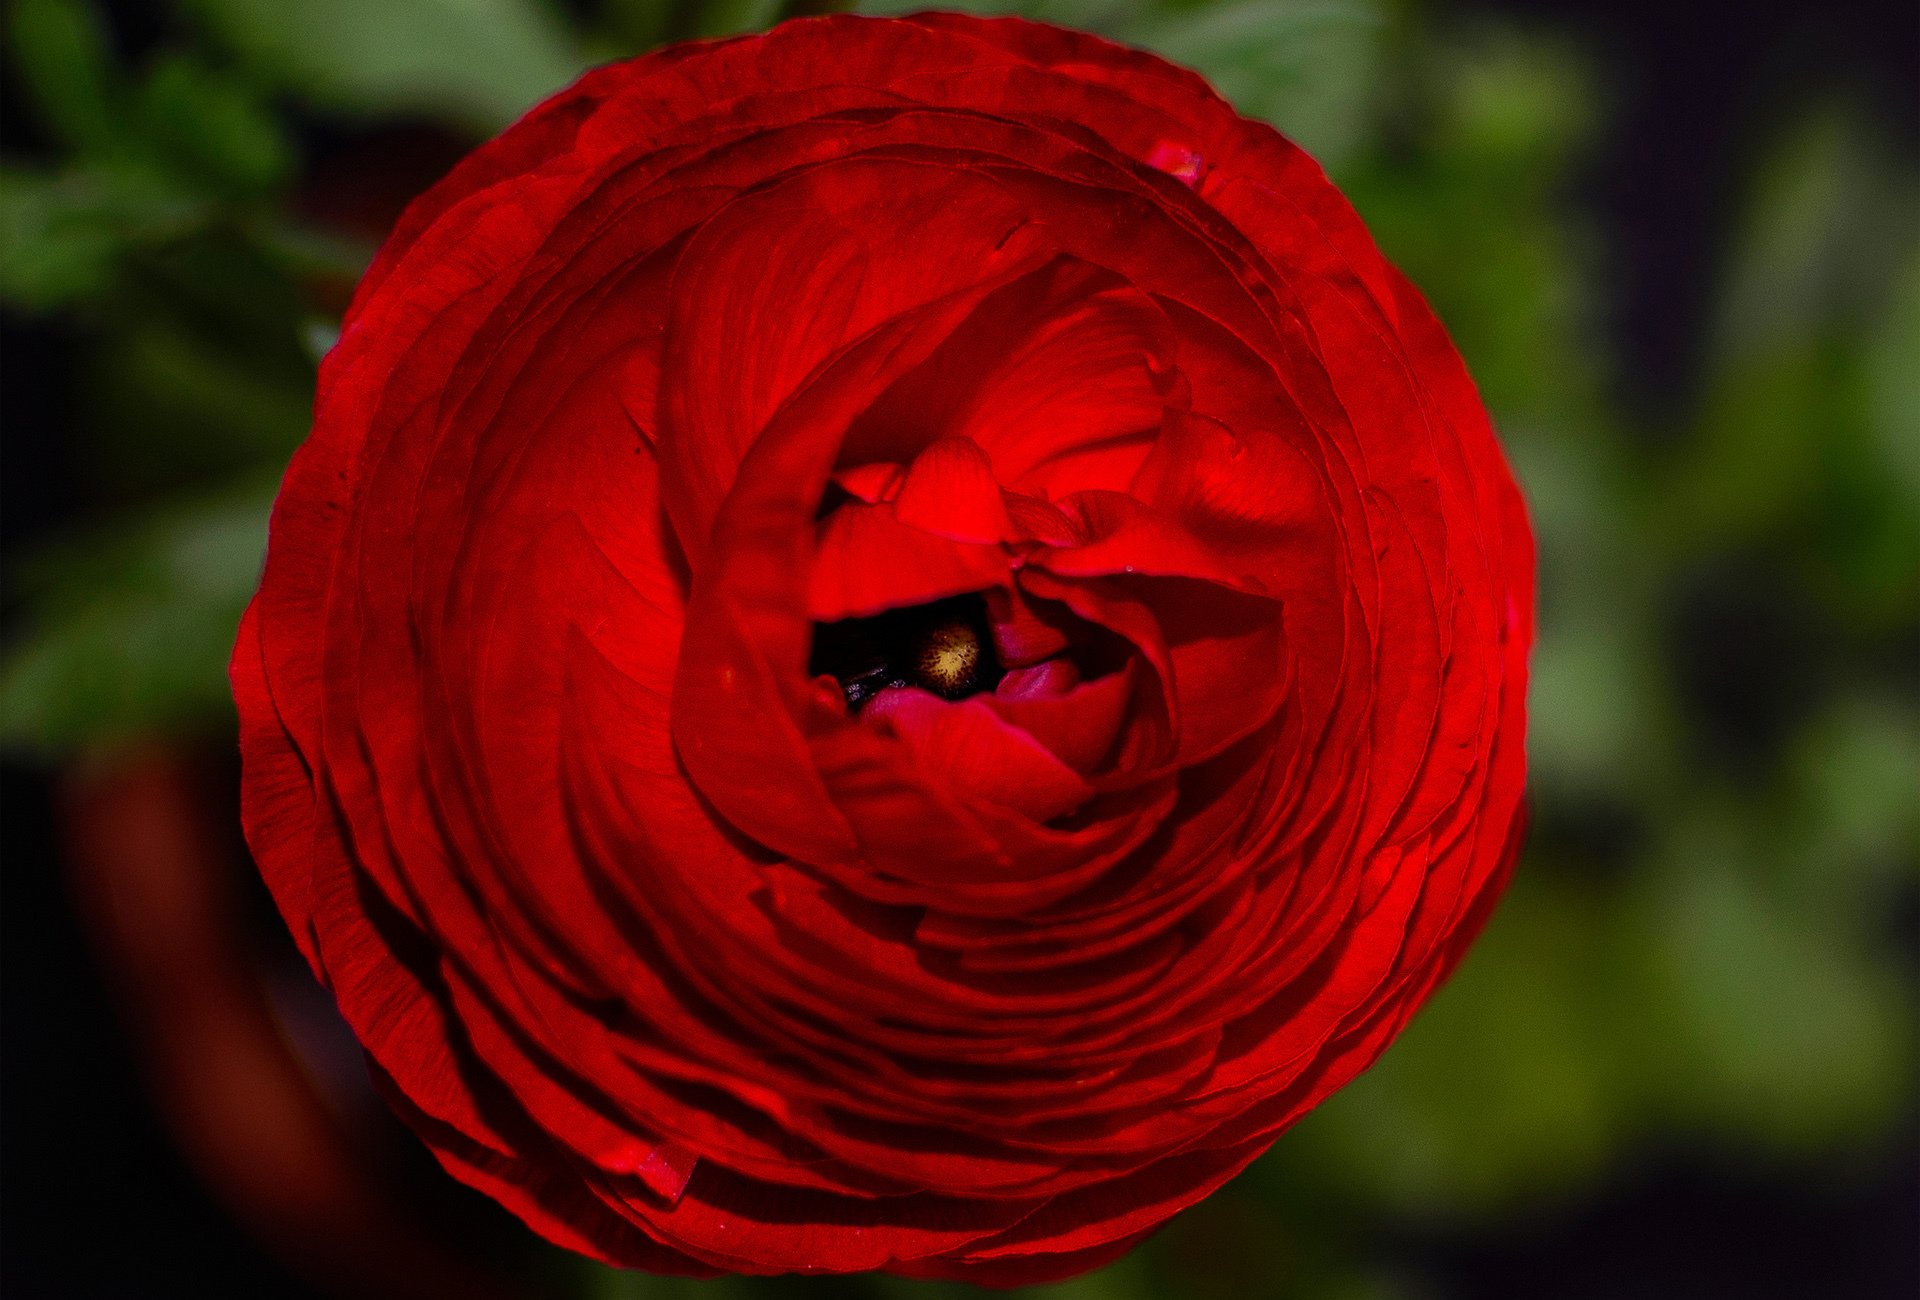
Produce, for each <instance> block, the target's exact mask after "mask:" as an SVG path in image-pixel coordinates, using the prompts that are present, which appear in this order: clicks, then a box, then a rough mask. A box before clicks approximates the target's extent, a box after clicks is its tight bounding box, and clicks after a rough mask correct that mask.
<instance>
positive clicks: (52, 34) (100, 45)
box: [8, 0, 121, 154]
mask: <svg viewBox="0 0 1920 1300" xmlns="http://www.w3.org/2000/svg"><path fill="white" fill-rule="evenodd" d="M11 9H12V12H11V13H10V14H9V15H8V18H9V23H8V35H9V37H10V38H11V44H12V46H13V61H14V63H15V65H16V66H17V67H18V69H19V77H20V83H21V88H22V89H23V90H24V91H25V92H26V95H27V98H28V99H29V100H30V101H31V102H32V104H33V107H34V110H35V112H36V114H37V116H38V117H39V118H40V120H41V122H42V123H43V124H44V125H45V126H46V127H47V129H48V130H49V131H51V132H52V133H53V134H54V135H56V136H58V137H59V138H60V139H61V140H62V141H64V142H65V143H66V144H69V145H71V146H73V147H74V148H76V149H81V150H85V151H89V152H94V153H103V154H104V153H110V152H113V151H114V150H115V149H116V148H117V147H118V146H119V136H120V133H121V127H120V116H121V114H120V105H119V103H118V101H119V99H120V88H119V87H118V86H117V85H116V84H115V82H116V80H117V78H116V72H115V69H114V67H113V61H112V54H111V51H110V50H109V48H108V45H107V39H106V33H105V32H104V31H103V30H102V28H101V25H100V19H99V16H98V15H97V14H96V13H94V11H93V7H92V6H91V5H89V4H87V3H85V0H14V4H13V5H12V6H11Z"/></svg>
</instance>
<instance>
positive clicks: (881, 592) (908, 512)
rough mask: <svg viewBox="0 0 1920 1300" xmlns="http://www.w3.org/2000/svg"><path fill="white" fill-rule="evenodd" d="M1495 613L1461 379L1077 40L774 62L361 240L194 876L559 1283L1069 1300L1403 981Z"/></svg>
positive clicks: (1267, 181) (1180, 108)
mask: <svg viewBox="0 0 1920 1300" xmlns="http://www.w3.org/2000/svg"><path fill="white" fill-rule="evenodd" d="M1532 611H1533V593H1532V555H1531V541H1530V538H1529V535H1528V530H1527V525H1526V521H1525V519H1524V517H1523V514H1522V509H1521V503H1520V499H1519V496H1518V494H1517V493H1516V491H1515V489H1514V485H1513V482H1512V480H1511V478H1510V477H1509V475H1508V472H1507V469H1506V466H1505V465H1504V463H1503V461H1502V459H1501V454H1500V451H1499V449H1498V447H1497V446H1496V444H1495V442H1494V439H1493V436H1492V434H1491V432H1490V430H1489V427H1488V423H1487V418H1486V415H1485V413H1484V412H1483V410H1482V409H1481V406H1480V403H1479V401H1478V400H1477V398H1476V397H1475V395H1474V391H1473V388H1472V385H1471V383H1470V382H1469V380H1468V378H1467V376H1466V373H1465V371H1464V370H1463V368H1462V367H1461V364H1460V360H1459V358H1458V357H1457V356H1456V355H1455V353H1454V351H1453V349H1452V347H1451V346H1450V345H1449V344H1448V342H1447V340H1446V337H1445V335H1444V334H1443V333H1442V331H1441V329H1440V327H1439V325H1438V324H1437V323H1436V322H1435V320H1434V318H1433V316H1432V314H1431V313H1430V312H1429V311H1428V309H1427V307H1426V305H1425V304H1424V303H1423V302H1422V301H1421V299H1420V297H1419V296H1418V294H1416V293H1415V292H1414V290H1413V289H1412V288H1411V287H1410V286H1409V285H1408V284H1407V282H1406V281H1405V280H1404V279H1403V278H1402V277H1401V276H1400V275H1399V274H1398V273H1397V272H1396V271H1395V270H1394V269H1393V268H1392V267H1390V266H1389V265H1387V263H1386V262H1385V261H1384V260H1382V258H1381V256H1380V254H1379V252H1378V251H1377V250H1376V249H1375V248H1374V246H1373V244H1372V242H1371V241H1370V240H1369V239H1368V237H1367V234H1366V232H1365V230H1364V229H1362V227H1361V225H1360V222H1359V220H1358V219H1357V218H1356V217H1355V216H1354V214H1353V212H1352V210H1351V209H1350V208H1349V207H1348V206H1347V204H1346V203H1345V202H1344V201H1343V200H1342V199H1341V197H1340V196H1339V195H1338V194H1337V193H1336V192H1335V191H1334V190H1333V188H1332V187H1331V186H1330V185H1329V184H1328V183H1327V181H1326V179H1325V177H1324V176H1323V175H1322V174H1321V172H1320V170H1319V169H1318V168H1317V167H1316V166H1315V165H1314V164H1313V162H1312V161H1311V160H1310V159H1308V158H1307V157H1306V156H1305V155H1304V154H1302V153H1301V152H1300V151H1299V150H1298V149H1296V148H1294V147H1293V146H1292V145H1290V144H1288V143H1287V142H1286V141H1285V140H1283V139H1282V138H1280V137H1279V136H1278V135H1276V134H1275V133H1274V132H1273V131H1271V130H1269V129H1268V128H1266V127H1264V126H1260V125H1257V124H1254V123H1250V122H1247V121H1244V120H1242V119H1240V118H1239V117H1237V116H1235V115H1234V113H1233V112H1232V111H1231V110H1230V109H1229V108H1228V107H1227V106H1226V105H1225V104H1224V103H1222V102H1221V101H1220V100H1219V99H1218V98H1217V97H1216V96H1215V95H1213V94H1212V92H1210V91H1209V90H1208V89H1207V87H1206V86H1205V85H1204V84H1203V83H1202V82H1201V81H1200V80H1199V79H1197V78H1196V77H1194V76H1192V75H1191V74H1189V73H1186V72H1182V71H1181V70H1179V69H1177V68H1173V67H1170V66H1168V65H1167V64H1165V63H1162V62H1160V61H1159V60H1158V59H1155V58H1153V57H1151V56H1148V55H1145V54H1141V53H1137V52H1133V51H1129V50H1124V49H1120V48H1117V47H1115V46H1112V45H1108V44H1105V43H1103V42H1101V41H1098V40H1095V39H1093V38H1091V37H1087V36H1082V35H1078V34H1075V33H1072V32H1066V31H1059V30H1055V29H1052V28H1047V27H1041V26H1036V25H1033V24H1030V23H1022V22H1013V21H999V22H989V21H980V20H976V19H968V18H957V17H951V16H945V15H934V16H925V17H920V18H914V19H908V20H904V21H877V20H859V19H846V18H834V19H823V20H813V21H803V22H796V23H792V24H789V25H787V26H785V27H782V28H781V29H779V30H777V31H774V32H772V33H770V34H768V35H765V36H760V37H750V38H744V39H740V40H734V41H726V42H719V43H712V44H701V45H685V46H678V47H675V48H671V49H667V50H663V51H661V52H659V53H656V54H653V55H650V56H648V57H646V58H642V59H638V60H635V61H633V62H630V63H624V64H620V65H616V66H613V67H609V68H604V69H602V70H600V71H598V72H595V73H593V74H591V75H589V76H588V77H586V78H585V79H584V80H582V81H581V82H580V83H579V84H578V85H576V86H574V87H573V88H572V89H570V90H568V91H566V92H564V93H562V94H561V95H559V96H558V97H556V98H555V99H553V100H551V101H549V102H548V103H547V104H545V105H544V106H542V107H541V108H539V109H537V110H535V111H534V112H533V113H532V114H530V115H529V116H528V117H527V118H526V119H525V120H524V121H522V122H521V123H520V124H519V125H517V126H515V127H514V128H513V129H511V130H510V131H508V132H507V133H506V134H505V135H504V136H502V137H501V138H500V139H498V140H496V141H494V142H493V143H491V144H489V145H487V146H486V147H484V148H482V149H481V150H480V151H479V152H478V153H476V154H474V155H473V156H472V157H471V158H469V159H467V160H466V161H465V162H464V163H462V164H461V165H460V166H459V167H458V168H457V169H456V170H455V171H454V172H453V174H452V175H450V176H449V177H448V178H447V179H446V180H444V181H442V182H441V183H440V184H439V185H438V186H436V187H435V188H434V189H433V190H431V191H430V192H429V193H428V194H427V195H426V196H425V197H423V198H422V199H420V200H419V201H418V202H416V203H415V204H414V205H413V207H412V208H411V209H410V210H409V211H408V212H407V214H406V216H405V217H404V218H403V219H402V220H401V222H400V226H399V228H398V229H397V230H396V231H395V232H394V234H393V237H392V238H391V239H390V240H389V242H388V244H387V246H386V248H385V249H384V250H383V251H382V253H381V255H380V257H379V260H378V261H377V262H376V263H375V264H374V266H373V268H372V270H371V271H369V272H368V274H367V276H366V279H365V281H364V282H363V283H362V285H361V286H360V290H359V293H358V295H357V297H356V300H355V302H354V304H353V307H352V309H351V311H350V312H349V314H348V317H347V321H346V326H345V330H344V332H343V334H342V336H341V341H340V345H339V346H338V347H337V348H336V349H335V350H334V352H333V354H332V355H331V356H330V357H329V358H328V360H327V363H326V366H325V368H324V371H323V374H322V377H321V385H320V393H319V400H318V411H317V416H316V420H315V425H314V430H313V435H312V437H311V439H310V440H309V441H308V442H307V444H306V446H305V447H304V448H302V449H301V451H300V453H299V455H298V456H297V457H296V458H295V460H294V463H293V466H292V468H291V469H290V470H289V471H288V473H287V478H286V482H285V484H284V486H283V488H282V491H281V495H280V501H279V505H278V507H277V509H276V511H275V514H274V522H273V536H272V544H271V548H270V553H269V557H268V562H267V570H266V576H265V580H264V582H263V583H262V586H261V589H260V594H259V597H258V598H257V599H256V601H255V602H254V605H253V608H252V610H251V611H250V612H249V614H248V616H247V619H246V622H245V624H244V625H243V627H242V629H241V633H240V643H239V648H238V650H237V652H236V654H235V657H234V664H233V675H234V689H235V694H236V696H237V698H238V701H239V706H240V715H241V722H242V741H243V747H244V750H245V756H246V823H247V826H246V829H247V834H248V837H249V839H250V841H251V843H252V845H253V848H254V851H255V853H256V854H257V856H258V858H259V861H260V864H261V869H262V871H263V872H264V873H265V875H266V877H267V880H268V883H269V884H270V885H271V887H272V889H273V892H274V896H275V897H276V899H277V900H278V901H279V905H280V907H281V909H282V911H283V912H284V913H285V914H286V917H287V919H288V921H289V923H290V924H291V926H292V928H293V931H294V934H295V936H296V937H297V939H298V940H299V943H300V945H301V947H302V949H303V950H304V951H305V953H306V955H307V957H308V959H309V960H310V961H311V962H312V963H313V966H314V969H315V970H316V971H317V972H318V973H319V974H320V977H321V978H322V979H323V980H325V981H326V983H327V984H328V985H329V987H331V988H332V990H333V991H334V993H335V995H336V996H337V998H338V999H339V1003H340V1007H341V1010H342V1012H343V1013H344V1014H345V1015H346V1018H347V1019H348V1020H349V1021H350V1022H351V1023H352V1025H353V1027H354V1029H355V1030H356V1031H357V1033H358V1034H359V1036H360V1038H361V1041H362V1042H363V1043H364V1044H365V1046H366V1049H367V1052H368V1054H369V1056H370V1058H371V1060H372V1062H373V1066H374V1069H375V1073H376V1075H377V1077H378V1078H379V1080H380V1081H381V1083H382V1086H383V1087H384V1089H385V1090H386V1092H387V1093H388V1095H389V1096H390V1097H391V1099H392V1101H393V1103H394V1105H395V1106H396V1107H397V1108H398V1109H399V1110H400V1111H401V1113H402V1114H403V1115H405V1116H406V1117H407V1118H408V1120H409V1121H411V1122H412V1124H413V1125H414V1127H416V1128H417V1129H418V1130H419V1132H420V1133H421V1135H422V1136H423V1137H424V1138H425V1139H426V1141H427V1142H429V1143H430V1144H431V1145H432V1147H433V1149H434V1150H435V1152H436V1153H437V1154H438V1156H439V1157H440V1159H441V1161H442V1162H443V1163H444V1164H445V1165H446V1166H447V1168H449V1169H450V1170H452V1171H453V1172H454V1173H455V1174H456V1175H458V1176H459V1177H461V1178H463V1179H465V1180H467V1181H468V1182H470V1183H472V1184H474V1185H475V1186H478V1187H480V1188H483V1189H484V1190H486V1191H487V1192H489V1193H491V1194H492V1195H494V1196H496V1197H497V1198H499V1199H500V1200H501V1201H503V1202H504V1203H506V1204H507V1205H508V1206H509V1207H510V1208H512V1209H513V1210H514V1211H515V1212H517V1213H518V1214H520V1215H521V1216H522V1217H524V1218H525V1219H526V1220H527V1221H528V1222H529V1223H531V1224H532V1225H533V1226H534V1227H535V1228H537V1229H538V1230H540V1231H541V1232H543V1233H545V1234H546V1235H548V1236H549V1237H551V1238H553V1239H554V1240H556V1241H559V1242H561V1243H564V1244H566V1245H569V1246H572V1247H574V1248H575V1249H578V1250H581V1251H585V1252H587V1253H589V1254H592V1255H596V1256H598V1257H600V1258H602V1259H606V1260H611V1261H614V1262H617V1263H621V1264H630V1265H636V1266H639V1267H644V1268H652V1269H661V1270H671V1271H687V1272H699V1271H713V1270H733V1271H739V1272H772V1271H778V1270H786V1269H798V1270H815V1271H820V1270H826V1271H840V1270H854V1269H869V1268H885V1269H891V1270H894V1271H896V1272H901V1273H909V1274H918V1275H925V1276H948V1277H963V1278H968V1279H973V1280H980V1281H989V1282H1016V1281H1018V1282H1025V1281H1035V1280H1041V1279H1046V1278H1055V1277H1061V1276H1065V1275H1068V1274H1072V1273H1075V1272H1077V1271H1079V1270H1082V1269H1085V1268H1088V1267H1091V1266H1093V1265H1095V1264H1098V1263H1100V1262H1102V1261H1105V1260H1108V1259H1111V1258H1113V1257H1115V1256H1116V1255H1118V1254H1120V1253H1121V1252H1123V1251H1124V1250H1126V1249H1127V1247H1128V1246H1129V1245H1131V1244H1132V1243H1133V1242H1135V1241H1137V1240H1139V1239H1140V1238H1141V1237H1142V1236H1143V1235H1145V1234H1146V1233H1147V1232H1149V1231H1151V1230H1152V1229H1153V1228H1154V1227H1155V1226H1156V1225H1158V1224H1160V1223H1161V1222H1163V1221H1164V1220H1165V1219H1166V1218H1167V1217H1168V1216H1170V1215H1172V1214H1173V1213H1174V1212H1175V1211H1177V1210H1179V1209H1180V1208H1181V1207H1183V1206H1186V1205H1191V1204H1192V1203H1193V1202H1195V1201H1196V1200H1198V1199H1200V1198H1201V1197H1203V1196H1205V1195H1206V1194H1207V1193H1208V1192H1209V1191H1210V1190H1211V1189H1213V1188H1215V1187H1217V1186H1219V1185H1220V1184H1221V1183H1222V1182H1224V1181H1225V1180H1226V1179H1228V1178H1230V1177H1232V1176H1233V1174H1234V1173H1235V1172H1237V1171H1238V1170H1240V1169H1241V1168H1242V1167H1244V1166H1245V1165H1246V1164H1247V1162H1248V1161H1250V1160H1252V1159H1253V1158H1254V1157H1255V1156H1256V1155H1258V1154H1259V1153H1260V1152H1261V1151H1263V1150H1264V1149H1265V1148H1266V1147H1267V1146H1268V1145H1269V1144H1270V1143H1271V1142H1272V1141H1273V1140H1274V1138H1275V1136H1276V1135H1277V1134H1279V1133H1280V1132H1281V1131H1282V1130H1283V1129H1285V1128H1286V1127H1287V1126H1288V1125H1289V1124H1291V1123H1292V1122H1293V1121H1294V1120H1295V1119H1297V1118H1299V1116H1300V1115H1301V1114H1302V1113H1304V1112H1305V1111H1306V1110H1307V1109H1308V1108H1309V1107H1311V1106H1313V1105H1314V1104H1315V1103H1316V1102H1318V1101H1319V1100H1320V1099H1321V1098H1323V1097H1325V1096H1327V1094H1328V1093H1330V1092H1332V1091H1333V1090H1334V1089H1336V1088H1338V1087H1339V1086H1340V1085H1341V1084H1343V1083H1345V1082H1346V1081H1347V1080H1349V1079H1351V1078H1352V1077H1353V1076H1354V1075H1355V1074H1357V1073H1358V1072H1359V1071H1360V1070H1361V1069H1363V1068H1364V1067H1365V1066H1366V1065H1367V1064H1368V1063H1369V1062H1370V1061H1372V1060H1373V1059H1374V1057H1375V1056H1377V1055H1378V1054H1379V1052H1380V1051H1381V1050H1382V1049H1383V1048H1384V1047H1385V1046H1386V1044H1387V1042H1388V1041H1389V1040H1390V1039H1391V1038H1392V1037H1393V1035H1394V1034H1395V1033H1396V1032H1397V1031H1398V1030H1399V1028H1400V1027H1401V1026H1402V1025H1403V1024H1404V1023H1405V1022H1406V1020H1407V1018H1408V1017H1409V1016H1410V1015H1411V1014H1412V1013H1413V1011H1414V1010H1415V1008H1416V1007H1417V1006H1418V1005H1419V1003H1420V1002H1421V1000H1422V999H1423V998H1424V997H1425V996H1426V995H1427V994H1428V993H1429V992H1430V991H1431V990H1432V988H1433V987H1434V985H1435V984H1436V983H1437V982H1438V981H1439V980H1440V979H1441V978H1443V977H1444V976H1445V975H1446V973H1447V971H1448V970H1449V968H1450V967H1451V966H1452V965H1453V963H1454V962H1455V961H1456V960H1457V959H1458V957H1459V956H1460V954H1461V951H1462V949H1463V948H1464V946H1465V944H1466V943H1467V941H1468V940H1469V938H1470V937H1471V935H1472V933H1473V932H1474V930H1475V929H1476V928H1477V927H1478V925H1479V924H1480V922H1481V921H1482V919H1484V917H1485V915H1486V913H1487V912H1488V910H1489V908H1490V907H1491V906H1492V903H1493V901H1494V898H1495V896H1496V895H1497V893H1498V892H1499V889H1500V887H1501V885H1502V883H1503V881H1504V880H1505V878H1506V875H1507V872H1508V870H1509V868H1510V866H1511V863H1512V859H1513V856H1514V846H1515V842H1516V838H1517V830H1518V826H1519V822H1520V814H1519V808H1520V794H1521V784H1522V757H1521V739H1522V734H1521V733H1522V727H1523V720H1522V707H1523V705H1522V700H1523V695H1524V683H1525V673H1526V654H1527V648H1528V645H1529V642H1530V640H1531V622H1532Z"/></svg>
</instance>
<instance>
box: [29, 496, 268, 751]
mask: <svg viewBox="0 0 1920 1300" xmlns="http://www.w3.org/2000/svg"><path fill="white" fill-rule="evenodd" d="M271 500H272V492H271V490H270V489H268V488H265V487H250V488H247V489H245V490H241V491H237V492H233V493H230V494H228V495H224V496H221V497H218V498H215V499H212V500H208V501H204V502H201V503H199V504H197V505H194V506H189V507H184V508H180V509H176V510H173V511H170V512H167V513H165V514H162V515H158V516H155V517H153V518H150V519H149V520H147V521H146V522H145V523H143V524H140V525H138V526H136V527H134V528H131V529H128V530H126V531H123V532H120V533H117V534H115V535H113V536H111V537H106V538H95V539H91V540H89V541H88V542H86V543H85V544H75V545H74V546H72V547H69V548H67V549H65V550H62V551H59V552H56V553H51V554H47V555H44V556H42V557H41V558H40V560H39V561H38V562H37V563H35V564H33V565H32V566H31V568H30V570H29V572H28V573H27V574H26V575H25V576H26V581H25V584H24V585H25V586H26V587H27V589H28V590H27V595H28V608H29V611H30V614H29V619H28V624H29V629H30V630H29V632H28V634H27V636H26V638H25V639H24V640H23V641H21V642H20V643H19V644H17V645H15V646H13V647H11V648H10V649H9V650H7V651H6V653H5V654H4V655H0V743H5V744H8V745H13V746H23V747H28V748H33V749H38V750H42V751H48V752H60V751H65V750H70V749H73V748H77V747H81V746H85V745H91V744H96V743H103V742H108V741H112V740H117V739H124V738H128V737H133V736H139V735H146V734H152V733H155V732H172V731H180V730H190V729H196V728H199V727H203V726H212V725H220V724H221V722H222V720H223V719H224V718H225V717H226V716H227V714H228V712H229V710H230V708H231V705H230V703H229V697H228V693H227V684H226V663H227V658H228V656H229V654H230V653H231V652H232V649H233V637H234V631H235V628H236V627H237V626H238V624H239V621H240V615H241V612H242V611H243V610H244V609H245V608H246V603H247V600H248V598H249V596H250V595H251V594H252V592H253V589H254V586H255V585H256V583H257V582H258V580H259V573H260V559H261V555H262V554H263V552H264V549H265V545H266V536H267V513H268V509H269V505H270V502H271Z"/></svg>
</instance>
